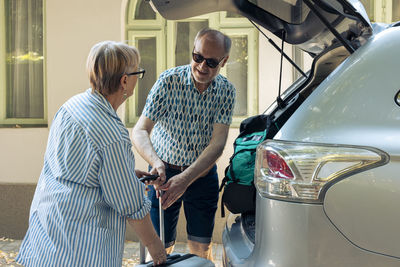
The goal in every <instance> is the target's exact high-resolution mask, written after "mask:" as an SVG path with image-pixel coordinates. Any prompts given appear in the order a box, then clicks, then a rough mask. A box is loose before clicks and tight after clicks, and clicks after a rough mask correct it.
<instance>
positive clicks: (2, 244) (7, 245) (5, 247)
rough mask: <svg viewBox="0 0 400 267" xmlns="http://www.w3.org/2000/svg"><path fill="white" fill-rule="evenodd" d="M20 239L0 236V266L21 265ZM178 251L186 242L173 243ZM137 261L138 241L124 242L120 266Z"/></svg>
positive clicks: (217, 251)
mask: <svg viewBox="0 0 400 267" xmlns="http://www.w3.org/2000/svg"><path fill="white" fill-rule="evenodd" d="M20 245H21V240H13V239H9V238H5V237H0V266H8V267H11V266H14V267H17V266H21V265H19V264H17V263H15V261H14V259H15V257H16V256H17V254H18V250H19V246H20ZM174 252H180V253H188V252H189V249H188V248H187V246H186V243H180V242H178V243H177V244H176V245H175V251H174ZM213 254H214V263H215V266H216V267H222V263H221V259H222V245H221V244H213ZM138 263H139V243H138V242H131V241H126V242H125V248H124V259H123V261H122V266H124V267H125V266H126V267H131V266H135V265H136V264H138Z"/></svg>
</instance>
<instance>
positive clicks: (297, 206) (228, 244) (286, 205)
mask: <svg viewBox="0 0 400 267" xmlns="http://www.w3.org/2000/svg"><path fill="white" fill-rule="evenodd" d="M256 202H257V203H256V209H257V210H256V214H258V215H257V216H256V218H257V219H256V220H257V221H256V242H255V246H254V250H253V252H252V253H251V254H250V255H249V256H248V257H247V258H240V257H238V255H240V253H238V251H239V250H240V249H244V248H243V247H240V246H239V245H238V244H237V243H239V242H237V241H238V240H232V239H230V238H231V237H233V236H235V233H232V231H234V230H235V229H233V228H231V229H229V230H230V232H229V231H224V249H225V251H224V253H225V259H227V260H226V262H225V263H228V264H226V266H235V267H236V266H237V267H239V266H240V267H248V266H257V267H258V266H260V267H261V266H263V267H287V266H297V267H300V266H304V267H312V266H318V267H324V266H326V267H337V266H363V267H368V266H370V267H376V266H399V261H398V259H395V258H392V257H386V256H383V255H380V254H376V253H371V252H369V251H366V250H363V249H362V248H359V247H357V246H356V245H354V244H352V243H351V242H350V241H349V240H348V239H346V238H345V237H344V236H343V235H342V234H340V232H339V231H338V230H337V228H336V227H335V226H334V225H333V224H332V223H331V222H330V220H329V219H328V218H327V216H326V215H325V213H324V209H323V206H322V205H315V204H303V203H293V202H285V201H280V200H274V199H268V198H263V197H261V196H260V195H257V198H256ZM237 229H238V228H236V230H237ZM237 235H238V233H236V236H237ZM260 237H262V238H260ZM339 255H340V256H339Z"/></svg>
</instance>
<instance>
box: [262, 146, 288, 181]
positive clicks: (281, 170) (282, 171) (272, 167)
mask: <svg viewBox="0 0 400 267" xmlns="http://www.w3.org/2000/svg"><path fill="white" fill-rule="evenodd" d="M264 153H265V154H264V159H266V160H267V162H268V169H269V171H268V172H269V175H271V176H272V177H274V178H280V179H293V178H294V175H293V173H292V171H291V170H290V168H289V166H288V165H287V164H286V162H285V160H284V159H283V158H282V157H281V156H279V155H278V154H277V153H275V152H273V151H268V150H267V151H264Z"/></svg>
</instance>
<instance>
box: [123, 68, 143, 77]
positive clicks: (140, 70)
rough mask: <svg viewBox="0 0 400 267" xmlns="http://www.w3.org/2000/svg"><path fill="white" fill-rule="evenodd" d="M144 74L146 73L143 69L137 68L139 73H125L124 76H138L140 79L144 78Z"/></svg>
mask: <svg viewBox="0 0 400 267" xmlns="http://www.w3.org/2000/svg"><path fill="white" fill-rule="evenodd" d="M145 73H146V70H145V69H142V68H139V71H135V72H130V73H126V75H128V76H130V75H138V78H139V79H142V78H143V77H144V74H145Z"/></svg>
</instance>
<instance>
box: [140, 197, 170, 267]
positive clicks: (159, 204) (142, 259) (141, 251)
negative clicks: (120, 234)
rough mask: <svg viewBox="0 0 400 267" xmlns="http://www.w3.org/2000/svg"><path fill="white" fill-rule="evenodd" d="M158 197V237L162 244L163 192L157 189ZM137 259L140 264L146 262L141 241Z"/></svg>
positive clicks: (163, 241)
mask: <svg viewBox="0 0 400 267" xmlns="http://www.w3.org/2000/svg"><path fill="white" fill-rule="evenodd" d="M158 192H159V198H158V212H159V216H160V239H161V242H162V243H163V244H164V243H165V232H164V210H163V209H162V207H161V196H162V194H163V193H164V192H163V191H162V190H159V191H158ZM139 246H140V247H139V248H140V249H139V251H140V252H139V261H140V264H143V263H145V262H146V247H145V246H144V245H143V244H142V242H140V243H139Z"/></svg>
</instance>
